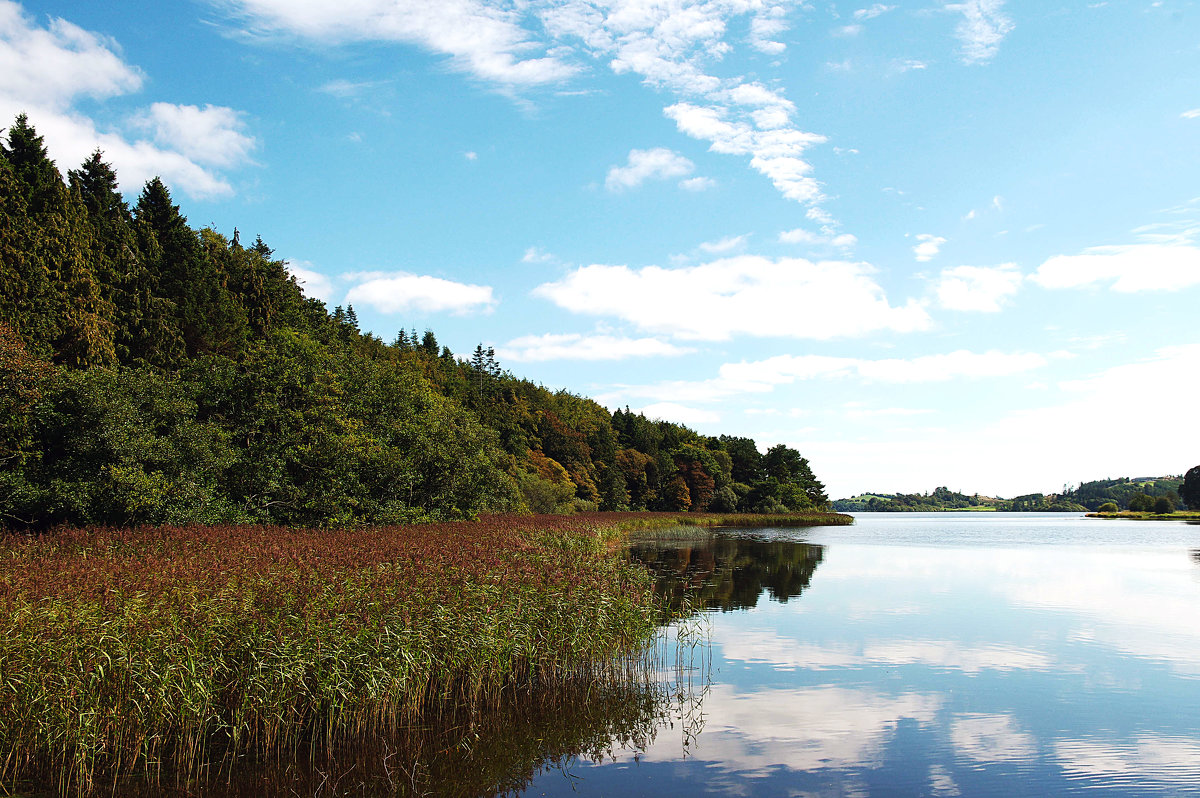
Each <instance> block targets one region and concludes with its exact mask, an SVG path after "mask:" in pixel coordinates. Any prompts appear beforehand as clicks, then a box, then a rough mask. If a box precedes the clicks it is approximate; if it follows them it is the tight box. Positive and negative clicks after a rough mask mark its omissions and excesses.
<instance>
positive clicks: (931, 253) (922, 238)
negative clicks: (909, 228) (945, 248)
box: [912, 233, 946, 263]
mask: <svg viewBox="0 0 1200 798" xmlns="http://www.w3.org/2000/svg"><path fill="white" fill-rule="evenodd" d="M917 242H918V243H917V245H916V246H915V247H913V248H912V249H913V254H914V255H915V256H916V257H917V260H918V261H920V262H922V263H924V262H926V261H930V260H933V259H934V258H935V257H937V254H938V252H940V251H941V249H942V244H945V243H946V239H944V238H942V237H941V236H935V235H931V234H930V233H920V234H919V235H917Z"/></svg>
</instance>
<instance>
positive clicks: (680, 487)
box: [0, 116, 828, 529]
mask: <svg viewBox="0 0 1200 798" xmlns="http://www.w3.org/2000/svg"><path fill="white" fill-rule="evenodd" d="M229 232H230V233H231V235H226V234H223V233H221V232H218V231H216V230H213V229H211V228H205V229H198V230H197V229H193V228H192V227H190V226H189V225H188V223H187V219H186V218H185V217H184V216H183V215H182V214H181V212H180V209H179V207H178V206H177V205H176V204H175V203H174V201H173V199H172V197H171V195H170V192H169V190H168V188H167V186H165V185H164V184H163V183H162V182H161V181H160V180H158V179H154V180H151V181H150V182H148V183H147V184H146V185H145V187H144V189H143V191H142V192H141V194H140V195H139V196H138V198H137V201H136V203H134V205H133V206H132V207H130V206H129V205H127V204H126V202H125V200H124V199H123V197H122V195H121V193H120V192H119V191H118V188H117V176H116V174H115V173H114V171H113V170H112V169H111V168H110V167H109V165H108V164H106V163H105V161H104V159H103V156H102V154H101V153H99V152H97V153H95V154H94V155H93V156H92V157H91V158H89V159H88V160H87V161H86V162H85V163H84V164H82V165H80V166H79V167H78V168H77V169H72V170H70V171H68V172H67V175H66V178H65V179H64V177H63V175H62V174H61V173H60V171H59V169H58V168H57V167H56V165H55V163H54V162H53V161H52V160H51V158H50V154H49V153H48V152H47V150H46V148H45V146H44V144H43V141H42V139H41V138H40V136H38V134H37V132H36V130H35V129H34V128H33V126H32V125H31V124H30V122H29V121H28V120H27V119H26V118H25V117H23V116H22V117H18V118H17V120H16V122H15V123H14V124H13V125H12V126H10V127H9V129H8V131H7V134H6V136H5V137H4V138H3V139H0V524H3V525H5V526H9V527H13V528H29V529H44V528H49V527H52V526H55V525H59V524H72V525H90V524H103V525H138V524H192V523H198V524H228V523H250V524H281V525H288V526H308V527H328V528H336V527H343V526H348V525H355V524H392V523H415V522H421V521H436V520H449V519H461V518H471V517H473V516H475V515H478V514H480V513H495V512H509V511H518V512H520V511H525V512H534V513H570V512H587V511H591V510H610V511H625V510H649V511H669V512H678V511H689V512H702V511H711V512H720V513H735V512H756V513H780V512H789V511H799V512H803V511H811V510H820V509H825V508H826V505H827V502H828V499H827V496H826V494H825V490H824V486H823V485H822V484H821V482H820V481H819V480H818V479H817V478H816V476H815V475H814V474H813V472H812V469H811V467H810V466H809V463H808V461H807V459H806V458H804V457H803V456H802V455H801V454H800V452H798V451H796V450H795V449H792V448H789V447H786V446H776V447H773V448H771V449H770V450H769V451H767V452H766V453H765V454H763V453H761V452H760V451H759V449H758V447H757V445H756V444H755V442H754V441H753V440H751V439H749V438H744V437H736V436H727V435H721V436H716V437H710V436H703V435H700V434H698V433H696V432H695V431H694V430H691V429H689V428H687V427H685V426H682V425H679V424H674V423H670V422H666V421H659V420H655V419H650V418H647V417H645V416H644V415H642V414H640V413H635V412H630V411H629V410H628V409H627V408H626V409H619V410H617V411H616V412H610V411H609V410H607V409H605V408H604V407H602V406H601V405H599V404H597V403H596V402H594V401H591V400H590V399H587V398H584V397H580V396H576V395H574V394H571V393H568V392H565V391H551V390H548V389H546V388H544V387H542V386H540V385H537V384H534V383H532V382H530V381H529V380H525V379H521V378H520V377H518V376H515V375H513V374H511V373H509V372H508V371H506V370H505V369H504V368H503V367H502V366H501V365H500V364H499V363H497V361H496V359H495V356H494V353H493V352H492V351H491V350H490V349H486V348H485V347H483V345H482V344H480V345H478V346H476V347H475V349H474V351H473V352H472V353H470V354H469V355H467V356H465V357H459V356H457V355H455V354H454V353H453V352H452V351H451V350H450V349H449V348H448V347H447V346H445V345H443V344H442V343H440V342H439V341H438V339H437V336H436V335H435V333H434V332H433V331H432V330H425V331H423V332H418V331H417V330H415V329H413V330H405V329H399V330H397V331H396V334H395V336H394V337H393V338H392V339H391V340H384V339H382V338H380V337H379V336H377V335H374V334H372V333H370V332H365V331H363V330H361V329H359V326H358V319H357V315H356V313H355V311H354V309H353V307H349V306H347V307H345V308H343V307H335V308H332V309H330V308H327V307H326V306H325V305H324V304H323V303H322V302H320V301H318V300H316V299H314V298H311V297H307V296H305V295H304V293H303V291H302V290H301V288H300V286H299V285H298V284H297V283H296V281H295V280H294V279H293V278H292V277H291V276H290V274H289V272H288V270H287V268H286V265H285V264H284V263H283V262H282V261H280V260H279V259H277V258H275V257H274V256H273V254H272V250H271V249H270V247H269V246H268V245H267V244H265V243H264V242H263V241H262V240H261V239H257V240H255V241H254V242H253V243H252V244H246V243H245V242H244V241H243V240H242V237H241V235H240V234H239V233H238V231H236V230H234V231H229Z"/></svg>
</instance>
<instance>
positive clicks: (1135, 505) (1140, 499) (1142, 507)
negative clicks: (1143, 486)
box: [1129, 493, 1154, 513]
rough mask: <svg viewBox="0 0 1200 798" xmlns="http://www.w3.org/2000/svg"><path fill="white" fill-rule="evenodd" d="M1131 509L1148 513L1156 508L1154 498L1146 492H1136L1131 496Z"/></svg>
mask: <svg viewBox="0 0 1200 798" xmlns="http://www.w3.org/2000/svg"><path fill="white" fill-rule="evenodd" d="M1129 509H1130V510H1131V511H1133V512H1135V513H1148V512H1150V511H1151V510H1153V509H1154V499H1152V498H1151V497H1150V496H1148V495H1146V494H1145V493H1135V494H1133V495H1132V496H1130V497H1129Z"/></svg>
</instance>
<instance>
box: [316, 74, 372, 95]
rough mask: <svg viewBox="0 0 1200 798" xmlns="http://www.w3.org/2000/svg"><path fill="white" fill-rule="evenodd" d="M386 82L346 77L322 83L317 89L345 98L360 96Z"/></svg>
mask: <svg viewBox="0 0 1200 798" xmlns="http://www.w3.org/2000/svg"><path fill="white" fill-rule="evenodd" d="M384 83H385V81H381V80H360V81H351V80H346V79H344V78H338V79H337V80H331V81H328V82H327V83H323V84H321V85H320V86H318V87H317V91H319V92H321V93H323V94H329V95H332V96H334V97H338V98H341V99H343V100H345V99H349V98H351V97H358V96H359V95H361V94H364V93H365V92H367V91H369V90H371V89H374V88H376V87H377V86H382V85H383V84H384Z"/></svg>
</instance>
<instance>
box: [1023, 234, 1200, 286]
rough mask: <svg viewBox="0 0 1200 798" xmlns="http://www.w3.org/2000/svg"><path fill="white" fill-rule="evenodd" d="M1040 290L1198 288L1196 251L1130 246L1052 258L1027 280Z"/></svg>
mask: <svg viewBox="0 0 1200 798" xmlns="http://www.w3.org/2000/svg"><path fill="white" fill-rule="evenodd" d="M1029 279H1030V280H1032V281H1033V282H1035V283H1037V284H1038V285H1040V286H1042V287H1043V288H1084V287H1088V286H1093V285H1097V284H1103V283H1107V284H1109V285H1110V287H1111V288H1112V290H1113V291H1117V292H1119V293H1137V292H1141V291H1178V290H1180V289H1183V288H1189V287H1191V286H1193V285H1196V284H1200V247H1197V246H1189V245H1182V244H1180V245H1163V244H1132V245H1126V246H1108V247H1092V248H1090V249H1086V250H1084V251H1083V253H1081V254H1079V255H1055V256H1054V257H1052V258H1050V259H1048V260H1047V261H1045V262H1044V263H1043V264H1042V265H1041V266H1039V267H1038V268H1037V271H1035V272H1034V273H1033V274H1032V275H1031V276H1030V278H1029Z"/></svg>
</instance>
